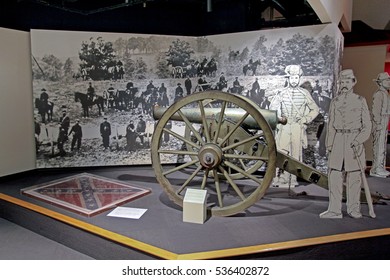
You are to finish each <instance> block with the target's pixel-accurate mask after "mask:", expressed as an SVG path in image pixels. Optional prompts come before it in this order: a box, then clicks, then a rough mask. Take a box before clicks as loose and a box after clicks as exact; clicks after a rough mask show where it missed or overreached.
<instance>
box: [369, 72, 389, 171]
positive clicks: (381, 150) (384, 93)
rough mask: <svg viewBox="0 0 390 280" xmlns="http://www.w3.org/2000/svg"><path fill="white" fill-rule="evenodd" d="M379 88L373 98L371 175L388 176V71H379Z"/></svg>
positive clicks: (377, 81)
mask: <svg viewBox="0 0 390 280" xmlns="http://www.w3.org/2000/svg"><path fill="white" fill-rule="evenodd" d="M374 82H376V83H377V85H378V90H377V91H376V92H375V93H374V95H373V100H372V110H371V114H372V139H373V143H372V149H373V159H372V167H371V169H370V175H371V176H376V177H382V178H384V177H387V176H389V175H390V172H389V171H387V170H386V168H385V166H386V149H387V147H386V146H387V126H388V123H389V116H390V94H389V90H390V76H389V74H388V73H387V72H383V73H379V74H378V77H377V78H376V79H375V80H374Z"/></svg>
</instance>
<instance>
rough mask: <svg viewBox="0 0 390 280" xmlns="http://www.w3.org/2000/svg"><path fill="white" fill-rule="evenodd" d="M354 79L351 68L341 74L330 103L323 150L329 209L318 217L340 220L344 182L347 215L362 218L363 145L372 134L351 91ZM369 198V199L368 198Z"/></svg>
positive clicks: (366, 113) (364, 111)
mask: <svg viewBox="0 0 390 280" xmlns="http://www.w3.org/2000/svg"><path fill="white" fill-rule="evenodd" d="M356 82H357V81H356V78H355V76H354V73H353V71H352V70H351V69H346V70H343V71H341V73H340V85H339V95H338V96H336V97H335V98H334V99H333V100H332V101H331V104H330V109H329V124H328V131H327V139H326V147H327V150H328V153H329V157H328V172H329V175H328V185H329V207H328V210H327V211H325V212H323V213H321V214H320V217H321V218H342V217H343V214H342V211H341V206H342V205H341V203H342V194H343V183H344V179H345V180H346V195H347V213H348V215H350V216H351V217H353V218H361V217H362V214H361V212H360V192H361V188H362V183H364V185H365V187H368V186H366V181H365V179H366V177H365V175H364V168H365V162H366V158H365V151H364V146H363V143H364V142H365V141H366V140H367V139H368V138H369V136H370V133H371V118H370V112H369V110H368V107H367V103H366V99H365V98H364V97H362V96H359V95H357V94H355V93H354V92H353V87H354V86H355V84H356ZM370 198H371V197H370Z"/></svg>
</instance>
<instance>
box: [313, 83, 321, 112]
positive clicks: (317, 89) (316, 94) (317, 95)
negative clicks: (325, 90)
mask: <svg viewBox="0 0 390 280" xmlns="http://www.w3.org/2000/svg"><path fill="white" fill-rule="evenodd" d="M312 96H313V99H314V101H315V102H316V104H317V105H318V106H320V102H321V96H322V86H321V85H320V81H319V80H316V84H315V85H314V87H313V94H312Z"/></svg>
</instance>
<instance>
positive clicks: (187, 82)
mask: <svg viewBox="0 0 390 280" xmlns="http://www.w3.org/2000/svg"><path fill="white" fill-rule="evenodd" d="M184 87H185V88H186V92H187V96H188V95H190V94H191V89H192V82H191V79H190V78H189V77H187V79H186V80H185V81H184Z"/></svg>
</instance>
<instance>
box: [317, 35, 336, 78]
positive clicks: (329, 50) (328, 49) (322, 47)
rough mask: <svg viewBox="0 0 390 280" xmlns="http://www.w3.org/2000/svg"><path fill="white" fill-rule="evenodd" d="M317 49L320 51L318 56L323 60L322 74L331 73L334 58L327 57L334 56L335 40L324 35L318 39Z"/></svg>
mask: <svg viewBox="0 0 390 280" xmlns="http://www.w3.org/2000/svg"><path fill="white" fill-rule="evenodd" d="M318 50H319V51H320V56H321V59H322V61H323V62H324V69H323V74H324V75H332V74H333V67H334V60H332V59H329V57H335V42H334V39H333V38H332V37H330V36H329V35H325V36H324V37H321V38H320V40H319V45H318Z"/></svg>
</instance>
